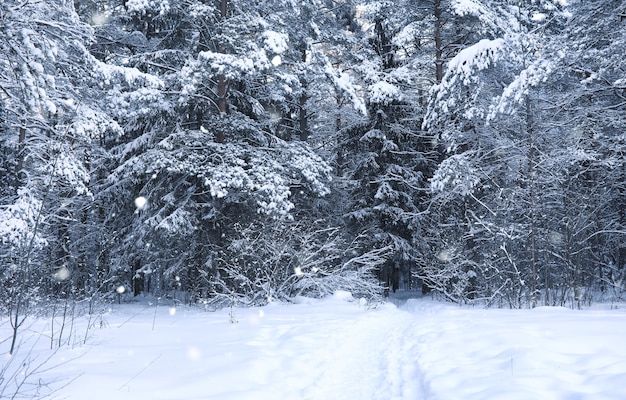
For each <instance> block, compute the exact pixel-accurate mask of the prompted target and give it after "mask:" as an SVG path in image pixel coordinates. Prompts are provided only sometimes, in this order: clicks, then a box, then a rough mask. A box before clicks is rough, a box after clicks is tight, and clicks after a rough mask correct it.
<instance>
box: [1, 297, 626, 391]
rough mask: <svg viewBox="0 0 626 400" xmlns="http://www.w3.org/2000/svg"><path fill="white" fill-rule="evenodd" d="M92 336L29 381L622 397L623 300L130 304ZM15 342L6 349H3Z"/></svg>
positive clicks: (34, 328)
mask: <svg viewBox="0 0 626 400" xmlns="http://www.w3.org/2000/svg"><path fill="white" fill-rule="evenodd" d="M2 318H3V319H1V320H0V334H1V336H0V339H5V338H7V337H9V336H10V329H9V324H8V321H7V320H6V317H2ZM81 321H82V320H81ZM81 321H76V322H75V324H74V326H73V327H72V329H73V332H74V335H75V339H76V341H78V340H79V339H82V337H83V336H85V331H84V321H82V322H81ZM57 323H58V321H57ZM97 325H99V324H97ZM81 327H82V328H81ZM58 328H59V325H58V324H57V326H56V329H57V332H58ZM81 329H82V332H81ZM68 330H69V326H68V327H66V330H65V335H66V336H68V335H70V334H68ZM26 332H27V333H28V334H31V335H33V336H35V335H37V334H40V333H44V334H46V335H49V334H50V321H49V319H48V320H45V319H39V320H30V324H29V325H28V328H27V330H26ZM88 336H89V339H88V340H87V343H86V344H80V345H78V344H76V345H75V346H73V347H71V348H70V347H68V346H65V347H63V348H61V349H60V350H59V351H58V352H57V353H56V354H54V355H53V356H52V360H51V361H50V362H56V363H59V362H61V365H58V366H56V367H54V368H52V369H49V370H47V369H46V368H43V369H42V371H43V372H41V373H39V374H38V375H37V376H36V377H34V378H36V379H42V381H47V382H49V381H53V380H57V381H58V380H59V379H60V381H59V382H58V383H57V384H62V382H64V381H63V379H65V380H66V381H65V383H64V385H65V386H62V387H60V389H59V391H57V392H56V394H55V396H56V397H58V398H69V399H86V398H89V399H91V400H99V399H103V400H104V399H106V400H110V399H116V400H124V399H132V400H137V399H151V400H157V399H168V400H174V399H185V400H192V399H203V400H209V399H219V400H229V399H233V400H234V399H237V400H238V399H255V400H263V399H267V400H276V399H321V400H325V399H333V400H341V399H347V400H364V399H414V400H416V399H446V400H447V399H463V400H471V399H505V400H507V399H508V400H512V399H520V400H522V399H523V400H528V399H542V400H544V399H590V400H591V399H594V400H596V399H624V398H626V385H624V383H625V382H626V341H625V340H624V337H626V305H624V304H621V305H619V307H616V306H615V305H613V306H609V305H605V306H602V307H595V308H594V309H586V310H570V309H566V308H559V307H540V308H536V309H532V310H528V309H526V310H505V309H488V310H485V309H481V308H467V307H458V306H455V305H451V304H444V303H440V302H437V301H434V300H431V299H427V298H421V299H409V300H400V299H398V298H396V299H392V302H388V303H384V304H378V305H374V306H372V305H368V304H367V302H365V301H364V300H356V299H352V298H351V296H350V295H349V294H346V293H342V294H338V295H335V296H334V297H331V298H327V299H323V300H310V299H302V300H301V301H300V302H299V303H298V304H289V305H284V304H282V305H279V304H272V305H269V306H266V307H260V308H245V309H233V310H230V309H224V310H218V311H214V312H208V311H203V310H199V309H198V308H185V307H178V308H174V307H172V306H167V305H165V304H163V303H161V304H160V305H159V307H156V306H155V305H154V304H152V305H149V304H146V303H143V304H131V305H129V304H126V305H124V304H122V305H115V306H111V309H109V310H108V311H107V312H106V313H105V314H104V315H103V319H102V326H101V327H100V326H98V327H97V328H93V329H92V330H91V331H90V332H89V335H88ZM81 341H82V340H81ZM7 343H8V342H2V341H0V345H1V346H2V347H3V348H1V349H0V352H5V351H6V349H5V347H6V346H7ZM29 343H30V342H27V343H23V344H22V348H21V349H20V350H21V353H18V354H17V355H16V356H15V357H18V358H19V357H22V356H23V355H24V353H26V351H27V349H28V348H29V346H30V344H29ZM75 343H76V342H75ZM31 347H32V346H31ZM47 347H48V348H49V339H40V340H39V342H37V343H36V344H34V348H33V354H36V355H38V356H39V357H40V359H43V358H44V357H46V356H48V355H49V354H50V350H49V349H46V348H47ZM0 359H2V360H3V361H8V360H9V358H8V356H6V355H1V356H0ZM15 364H20V363H15ZM72 379H73V380H72Z"/></svg>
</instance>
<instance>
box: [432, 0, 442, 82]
mask: <svg viewBox="0 0 626 400" xmlns="http://www.w3.org/2000/svg"><path fill="white" fill-rule="evenodd" d="M433 14H434V17H435V79H436V80H437V83H441V80H442V79H443V49H442V40H441V25H442V20H441V0H435V2H434V3H433Z"/></svg>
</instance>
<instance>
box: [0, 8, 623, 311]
mask: <svg viewBox="0 0 626 400" xmlns="http://www.w3.org/2000/svg"><path fill="white" fill-rule="evenodd" d="M625 51H626V3H624V2H622V1H621V0H597V1H593V2H589V1H582V0H567V1H566V0H533V1H511V0H411V1H408V0H388V1H385V0H362V1H347V0H346V1H344V0H310V1H294V0H254V1H251V0H184V1H170V0H74V1H69V0H50V1H37V0H5V1H4V2H3V3H2V5H0V154H1V158H0V281H1V282H2V284H1V285H0V308H1V309H2V310H3V312H6V313H9V315H18V314H19V313H23V312H24V310H25V309H27V308H28V307H36V306H37V304H45V303H46V302H47V301H51V300H53V299H67V298H71V299H77V300H81V299H89V300H94V299H118V298H122V296H128V297H130V296H133V295H139V294H140V293H143V294H145V295H154V296H157V297H160V296H177V298H180V299H181V300H184V301H185V302H189V303H198V302H204V303H206V302H216V303H218V304H232V303H242V304H264V303H266V302H268V301H271V300H272V299H283V300H288V299H291V298H293V297H294V296H298V295H307V296H323V295H327V294H329V293H332V292H334V291H335V290H338V289H345V290H349V291H351V292H352V293H353V294H354V295H355V296H362V297H378V296H382V295H383V294H384V293H385V291H386V290H396V289H397V288H398V287H403V288H405V289H411V290H418V289H419V290H424V291H432V292H433V293H436V294H438V295H440V296H442V297H444V298H447V299H449V300H452V301H456V302H461V303H466V302H479V303H481V304H487V305H490V306H505V307H526V306H531V307H532V306H536V305H540V304H551V305H552V304H555V305H556V304H558V305H570V306H578V305H580V304H583V303H585V302H587V303H588V302H591V301H596V300H601V299H610V298H615V297H619V296H621V295H622V294H623V291H624V278H625V277H626V270H625V267H626V63H624V52H625ZM16 321H17V319H16Z"/></svg>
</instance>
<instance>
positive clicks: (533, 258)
mask: <svg viewBox="0 0 626 400" xmlns="http://www.w3.org/2000/svg"><path fill="white" fill-rule="evenodd" d="M533 129H534V128H533V120H532V107H531V104H530V98H529V96H526V135H527V136H528V197H529V199H528V201H529V205H530V207H529V208H530V210H529V225H530V227H529V232H528V248H529V250H530V301H531V307H533V308H534V307H536V306H537V249H536V229H535V228H536V215H535V203H536V199H535V182H534V181H535V143H534V132H533Z"/></svg>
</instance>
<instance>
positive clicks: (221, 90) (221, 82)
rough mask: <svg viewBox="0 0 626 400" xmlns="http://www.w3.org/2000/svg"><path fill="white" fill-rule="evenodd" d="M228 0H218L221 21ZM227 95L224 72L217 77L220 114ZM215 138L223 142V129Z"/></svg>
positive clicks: (224, 15)
mask: <svg viewBox="0 0 626 400" xmlns="http://www.w3.org/2000/svg"><path fill="white" fill-rule="evenodd" d="M227 6H228V0H220V17H221V19H222V21H224V20H225V19H226V11H227V9H228V7H227ZM225 52H226V49H225V48H224V47H223V46H220V53H225ZM227 95H228V81H227V79H226V77H225V76H224V74H221V75H219V76H218V77H217V109H218V111H219V113H220V114H226V112H227V111H228V104H227V102H226V97H227ZM215 140H216V141H217V142H218V143H224V142H225V141H226V136H225V134H224V131H223V130H218V131H217V134H216V136H215Z"/></svg>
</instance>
